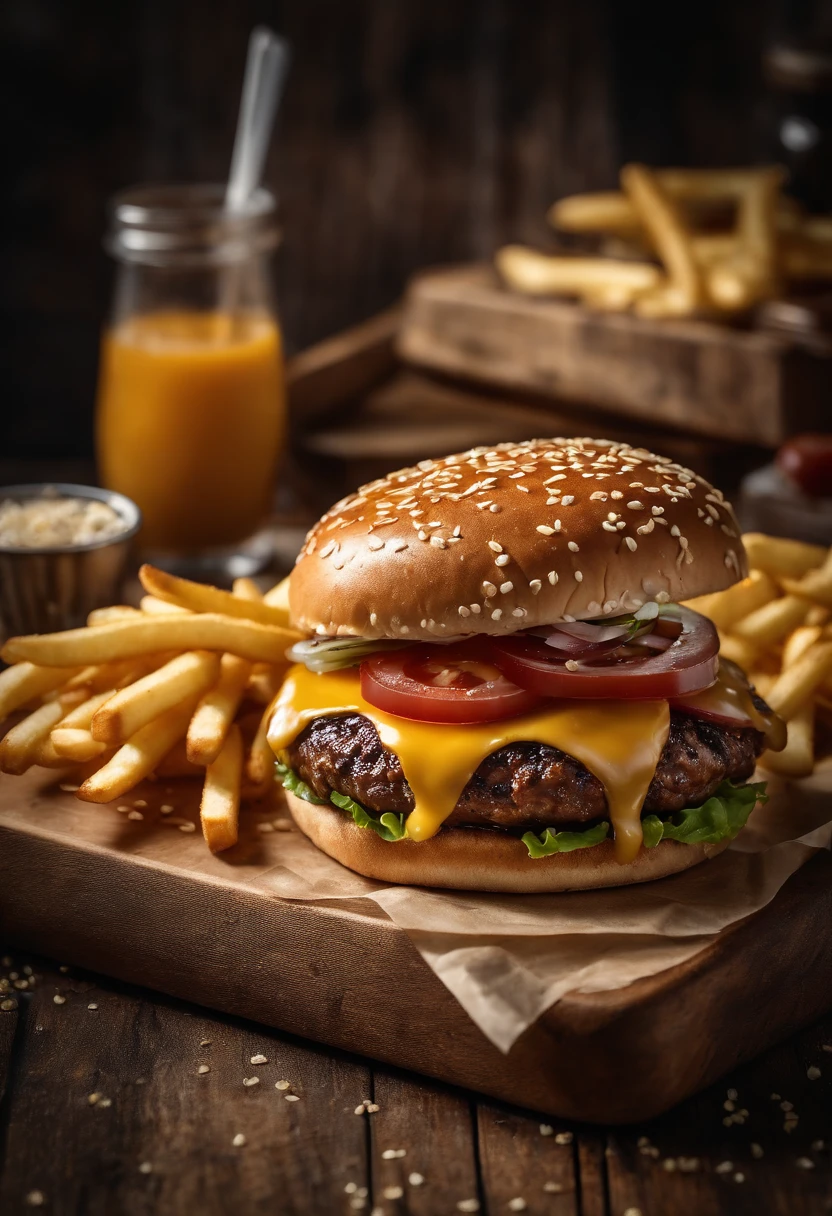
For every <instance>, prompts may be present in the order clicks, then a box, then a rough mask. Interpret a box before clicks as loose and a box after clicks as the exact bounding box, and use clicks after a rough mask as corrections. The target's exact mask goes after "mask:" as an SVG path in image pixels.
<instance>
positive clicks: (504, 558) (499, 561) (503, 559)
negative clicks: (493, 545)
mask: <svg viewBox="0 0 832 1216" xmlns="http://www.w3.org/2000/svg"><path fill="white" fill-rule="evenodd" d="M510 561H511V558H510V557H509V555H508V554H507V553H501V554H500V556H499V557H495V558H494V565H495V566H507V565H508V564H509V562H510Z"/></svg>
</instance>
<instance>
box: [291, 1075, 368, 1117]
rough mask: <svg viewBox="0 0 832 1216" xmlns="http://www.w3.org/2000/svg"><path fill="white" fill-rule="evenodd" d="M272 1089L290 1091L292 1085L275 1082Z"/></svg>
mask: <svg viewBox="0 0 832 1216" xmlns="http://www.w3.org/2000/svg"><path fill="white" fill-rule="evenodd" d="M274 1087H275V1089H280V1090H284V1089H291V1088H292V1083H291V1081H275V1083H274ZM363 1109H364V1107H363V1106H362V1107H361V1110H363Z"/></svg>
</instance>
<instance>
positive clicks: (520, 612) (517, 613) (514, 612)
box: [511, 608, 526, 617]
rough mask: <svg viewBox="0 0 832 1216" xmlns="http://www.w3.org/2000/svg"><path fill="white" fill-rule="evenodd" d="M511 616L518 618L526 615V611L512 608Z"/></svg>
mask: <svg viewBox="0 0 832 1216" xmlns="http://www.w3.org/2000/svg"><path fill="white" fill-rule="evenodd" d="M511 615H512V616H518V617H519V616H525V615H526V609H525V608H513V609H512V612H511Z"/></svg>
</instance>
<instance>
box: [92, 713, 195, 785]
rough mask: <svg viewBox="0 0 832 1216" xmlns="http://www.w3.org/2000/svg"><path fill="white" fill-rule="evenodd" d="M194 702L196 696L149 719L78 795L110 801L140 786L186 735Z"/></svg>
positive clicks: (93, 775) (94, 774)
mask: <svg viewBox="0 0 832 1216" xmlns="http://www.w3.org/2000/svg"><path fill="white" fill-rule="evenodd" d="M195 703H196V702H195V700H194V699H191V700H189V701H186V702H184V703H183V704H182V705H177V706H175V707H174V708H173V709H168V710H166V711H165V712H164V713H163V714H160V715H159V717H158V718H154V719H153V721H152V722H148V724H147V725H146V726H143V727H142V729H141V730H140V731H137V732H136V734H135V735H134V736H133V738H132V739H129V740H128V741H127V743H125V744H124V745H123V746H122V747H120V748H119V749H118V751H117V752H116V753H115V755H114V756H113V757H112V758H111V759H110V760H108V761H107V763H106V764H105V765H104V766H103V767H102V768H100V769H98V771H97V772H95V773H93V774H92V776H90V777H88V778H87V780H86V781H85V782H84V783H83V785H82V786H81V787H80V789H79V790H78V791H77V796H78V797H79V798H82V799H83V800H84V801H85V802H110V801H111V800H112V799H113V798H120V797H121V796H122V795H123V794H126V793H127V791H128V790H131V789H132V788H133V786H135V785H138V783H139V782H140V781H142V780H143V779H144V778H145V777H147V776H149V774H150V773H152V772H153V770H154V769H155V768H156V766H157V765H158V764H159V762H160V761H161V760H162V758H163V756H166V755H167V753H168V752H169V751H170V750H171V748H172V747H173V745H174V744H175V743H176V742H177V741H178V740H179V739H182V738H183V737H184V735H185V731H186V730H187V729H188V722H189V721H190V718H191V714H192V713H193V710H194V705H195Z"/></svg>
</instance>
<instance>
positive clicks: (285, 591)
mask: <svg viewBox="0 0 832 1216" xmlns="http://www.w3.org/2000/svg"><path fill="white" fill-rule="evenodd" d="M263 600H264V602H265V603H267V604H268V605H269V607H270V608H274V609H276V610H277V612H279V613H280V617H281V621H282V623H283V626H284V628H285V629H290V628H291V620H290V619H289V579H288V577H287V578H284V579H281V581H280V582H279V583H275V585H274V587H270V588H269V590H268V591H267V592H266V594H265V595H264V596H263Z"/></svg>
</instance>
